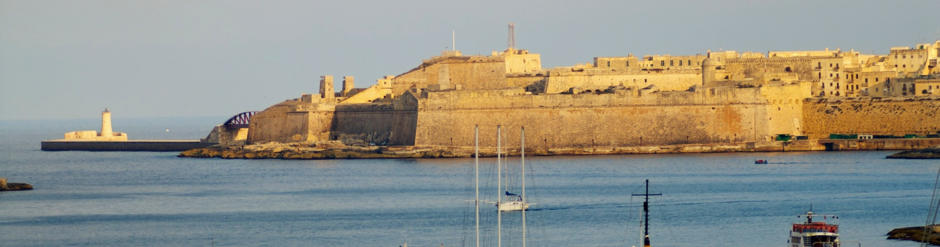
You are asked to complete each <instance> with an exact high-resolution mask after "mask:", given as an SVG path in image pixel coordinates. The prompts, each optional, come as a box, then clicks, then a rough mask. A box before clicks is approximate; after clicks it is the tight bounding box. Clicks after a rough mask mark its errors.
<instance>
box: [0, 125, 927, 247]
mask: <svg viewBox="0 0 940 247" xmlns="http://www.w3.org/2000/svg"><path fill="white" fill-rule="evenodd" d="M97 121H98V120H96V119H78V120H43V121H38V120H37V121H0V152H2V153H0V177H6V178H8V180H9V181H10V182H26V183H30V184H32V185H33V186H34V187H35V189H34V190H32V191H17V192H0V246H402V245H404V244H407V245H408V246H441V245H443V246H476V239H477V237H476V236H477V235H476V225H477V222H479V229H480V231H479V236H480V238H479V239H480V241H481V242H480V246H498V243H497V241H500V242H501V245H502V246H522V245H523V238H524V240H525V245H526V246H642V235H643V225H642V220H643V212H642V205H643V197H638V196H633V194H642V193H645V192H646V190H645V187H644V184H645V181H646V180H649V192H650V193H660V194H662V195H661V196H651V197H650V206H649V211H650V212H649V231H650V236H651V240H652V243H653V246H781V247H782V246H787V241H788V239H789V230H790V228H791V224H793V223H795V222H800V220H801V219H800V218H799V215H801V214H803V213H805V212H807V211H809V210H812V211H813V212H815V213H816V214H817V215H826V219H825V220H827V221H830V222H832V221H835V222H838V224H839V226H840V233H841V241H842V244H843V246H919V245H918V243H915V242H909V241H896V240H886V239H885V237H886V233H887V232H888V231H890V230H891V229H893V228H897V227H906V226H916V225H923V224H924V223H925V220H926V217H927V214H928V210H929V209H928V208H929V204H930V200H931V194H932V192H933V187H934V182H935V179H936V176H937V169H938V168H940V161H937V160H894V159H885V156H886V155H888V154H891V153H892V152H891V151H872V152H787V153H711V154H661V155H604V156H552V157H547V156H539V157H526V159H525V165H526V166H525V183H526V186H525V189H526V195H527V197H528V200H529V201H530V202H531V203H532V206H531V208H530V210H529V211H527V212H526V213H525V221H523V219H522V213H521V212H510V213H505V214H502V215H499V216H497V213H496V208H495V206H494V204H493V202H494V201H496V200H497V195H498V194H501V191H500V190H498V189H497V188H496V186H497V181H499V183H500V184H502V185H508V190H510V191H511V192H513V193H521V191H522V186H521V184H522V180H523V179H522V178H523V177H522V173H523V172H522V171H523V170H522V169H521V167H522V162H521V159H520V158H519V157H508V158H506V159H504V160H500V161H499V162H497V159H495V158H481V159H479V162H478V163H479V170H478V171H479V186H480V190H479V193H480V194H479V195H480V200H479V205H480V206H479V208H480V211H479V212H480V220H479V221H477V220H476V217H475V212H476V210H475V209H476V205H477V203H475V202H477V201H476V200H475V198H476V190H475V188H476V186H475V185H476V184H477V183H476V181H477V180H476V179H475V178H476V176H475V167H476V165H475V163H476V162H475V160H474V159H371V160H226V159H194V158H178V157H176V155H177V153H174V152H81V151H60V152H44V151H40V150H39V148H40V141H41V140H44V139H57V138H61V136H62V134H63V133H64V132H66V131H71V130H80V129H97V127H98V122H97ZM222 121H224V118H222V119H219V118H150V119H115V121H114V127H115V130H116V131H123V132H127V133H128V134H129V136H130V137H131V139H198V138H200V137H204V136H205V135H206V134H208V132H209V130H211V128H212V126H214V125H215V124H219V123H221V122H222ZM482 134H487V133H482ZM505 138H517V137H505ZM757 159H766V160H768V161H769V164H762V165H757V164H754V161H755V160H757ZM497 163H499V164H502V165H504V166H505V168H504V169H503V170H502V171H501V172H500V174H501V175H503V176H501V177H497V176H496V173H497V169H496V167H497ZM830 215H835V216H837V218H836V219H834V217H832V216H830ZM817 220H819V219H818V217H817ZM523 225H524V227H525V234H523V230H522V229H523Z"/></svg>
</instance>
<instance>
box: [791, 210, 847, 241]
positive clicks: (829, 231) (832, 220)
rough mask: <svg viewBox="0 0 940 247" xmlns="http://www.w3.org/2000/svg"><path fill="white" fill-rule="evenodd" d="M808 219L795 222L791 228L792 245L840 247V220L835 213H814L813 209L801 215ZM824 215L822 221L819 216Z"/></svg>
mask: <svg viewBox="0 0 940 247" xmlns="http://www.w3.org/2000/svg"><path fill="white" fill-rule="evenodd" d="M799 217H800V218H805V219H806V220H805V221H804V222H801V223H794V224H793V228H792V229H791V230H790V241H789V242H790V246H791V247H839V246H840V244H839V224H838V223H837V221H838V220H839V217H838V216H833V215H814V214H813V211H812V210H810V211H808V212H806V214H805V215H800V216H799ZM820 217H822V221H819V218H820Z"/></svg>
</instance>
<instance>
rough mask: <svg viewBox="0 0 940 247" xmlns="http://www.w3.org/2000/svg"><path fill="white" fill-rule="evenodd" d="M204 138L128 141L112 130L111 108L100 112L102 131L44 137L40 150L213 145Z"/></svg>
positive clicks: (174, 149)
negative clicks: (59, 137)
mask: <svg viewBox="0 0 940 247" xmlns="http://www.w3.org/2000/svg"><path fill="white" fill-rule="evenodd" d="M214 144H216V143H210V142H207V141H206V140H127V134H126V133H123V132H114V131H113V130H112V129H111V111H110V110H108V109H104V111H102V112H101V131H94V130H80V131H72V132H68V133H65V135H64V138H63V139H57V140H45V141H42V142H41V143H40V149H41V150H42V151H157V152H178V151H184V150H189V149H194V148H202V147H208V146H211V145H214Z"/></svg>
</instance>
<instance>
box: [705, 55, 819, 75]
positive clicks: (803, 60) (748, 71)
mask: <svg viewBox="0 0 940 247" xmlns="http://www.w3.org/2000/svg"><path fill="white" fill-rule="evenodd" d="M814 66H815V64H814V63H813V59H812V58H811V57H771V58H729V59H726V60H725V61H724V66H723V68H724V70H725V71H727V72H728V74H729V77H728V78H727V80H743V79H745V78H755V79H763V80H767V81H769V80H768V79H772V78H766V76H765V74H776V73H795V74H797V77H798V79H799V80H804V81H810V80H813V79H817V78H816V77H817V75H816V73H814V71H815V70H814ZM719 79H724V78H719Z"/></svg>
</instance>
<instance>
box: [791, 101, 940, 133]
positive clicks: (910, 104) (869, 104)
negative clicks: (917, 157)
mask: <svg viewBox="0 0 940 247" xmlns="http://www.w3.org/2000/svg"><path fill="white" fill-rule="evenodd" d="M803 126H804V128H805V134H806V135H809V137H810V138H828V136H829V134H833V133H838V134H870V135H895V136H903V135H905V134H919V135H926V134H932V133H936V132H937V131H940V97H922V98H921V97H918V98H906V99H905V98H849V99H838V100H836V99H820V98H812V99H807V100H806V101H804V102H803Z"/></svg>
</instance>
